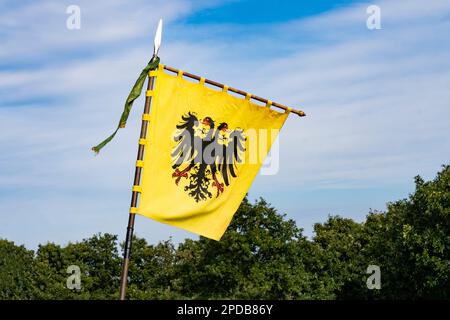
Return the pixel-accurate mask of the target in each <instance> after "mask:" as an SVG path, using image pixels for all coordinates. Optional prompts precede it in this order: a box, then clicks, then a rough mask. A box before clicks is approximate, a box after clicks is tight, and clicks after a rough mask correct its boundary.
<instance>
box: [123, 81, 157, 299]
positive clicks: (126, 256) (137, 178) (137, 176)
mask: <svg viewBox="0 0 450 320" xmlns="http://www.w3.org/2000/svg"><path fill="white" fill-rule="evenodd" d="M154 84H155V77H149V78H148V84H147V90H153V87H154ZM151 102H152V97H151V96H147V97H146V98H145V106H144V112H143V113H144V114H149V113H150V106H151ZM147 128H148V121H147V120H144V119H142V123H141V134H140V138H141V139H146V138H147ZM144 150H145V145H143V144H139V148H138V153H137V160H138V161H142V160H144ZM141 173H142V168H141V167H136V169H135V171H134V183H133V185H134V186H139V185H140V182H141ZM138 195H139V193H138V192H137V191H133V192H132V194H131V207H133V208H135V207H137V202H138ZM134 220H135V214H134V213H131V212H130V213H129V216H128V226H127V235H126V238H125V247H124V252H123V265H122V276H121V278H120V294H119V299H120V300H125V295H126V290H127V283H128V269H129V264H130V256H131V245H132V239H133V231H134Z"/></svg>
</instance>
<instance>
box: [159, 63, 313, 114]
mask: <svg viewBox="0 0 450 320" xmlns="http://www.w3.org/2000/svg"><path fill="white" fill-rule="evenodd" d="M164 69H166V70H168V71H171V72H174V73H178V72H179V70H178V69H175V68H172V67H169V66H166V65H165V66H164ZM183 76H186V77H188V78H191V79H195V80H198V81H200V79H201V77H200V76H197V75H195V74H192V73H189V72H184V71H183ZM205 83H207V84H210V85H212V86H216V87H219V88H222V89H223V88H224V87H225V85H224V84H222V83H220V82H216V81H213V80H209V79H205ZM228 91H232V92H234V93H237V94H240V95H242V96H247V95H248V94H249V93H248V92H245V91H242V90H239V89H236V88H232V87H228ZM251 99H254V100H256V101H259V102H262V103H268V102H269V100H267V99H264V98H261V97H258V96H254V95H251ZM272 105H273V106H274V107H277V108H279V109H283V110H285V111H287V110H289V111H290V112H292V113H295V114H296V115H298V116H300V117H304V116H306V114H305V113H304V112H303V111H301V110H295V109H292V108H290V107H287V106H285V105H282V104H280V103H276V102H272Z"/></svg>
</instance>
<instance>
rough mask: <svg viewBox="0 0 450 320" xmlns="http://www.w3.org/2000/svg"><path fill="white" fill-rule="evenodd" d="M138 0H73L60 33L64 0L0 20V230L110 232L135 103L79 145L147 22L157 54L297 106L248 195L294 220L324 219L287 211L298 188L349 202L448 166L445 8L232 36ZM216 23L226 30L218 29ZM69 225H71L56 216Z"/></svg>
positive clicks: (121, 210)
mask: <svg viewBox="0 0 450 320" xmlns="http://www.w3.org/2000/svg"><path fill="white" fill-rule="evenodd" d="M146 3H147V2H145V3H144V2H139V4H138V5H136V4H135V3H133V4H128V3H127V4H126V5H125V4H121V5H110V4H108V5H105V3H104V2H100V1H98V2H95V4H94V3H92V2H81V4H80V6H81V8H82V29H81V30H79V31H68V30H66V29H65V17H66V15H65V4H64V3H63V4H60V3H59V2H45V3H44V4H40V5H29V6H21V7H19V8H17V9H15V10H14V12H9V11H5V12H4V13H2V14H0V26H2V28H6V29H5V30H6V32H5V34H6V35H4V37H6V39H4V40H5V41H4V42H3V44H2V47H1V48H2V49H0V57H1V58H2V60H3V61H4V62H3V63H5V62H8V63H9V64H10V67H11V68H7V69H5V70H4V71H0V85H1V87H0V96H1V99H0V100H1V104H2V106H1V107H0V126H1V127H2V128H3V130H2V135H1V136H0V146H1V148H2V150H6V152H3V153H2V154H1V155H0V165H1V168H2V169H1V170H0V187H1V190H3V191H1V193H0V203H1V208H2V211H3V212H2V214H6V213H9V212H15V213H14V214H16V215H17V217H20V218H19V219H15V218H13V216H9V217H8V218H7V221H8V223H4V224H2V226H1V227H0V234H1V235H2V236H5V237H7V238H10V239H12V240H17V241H19V242H23V241H25V242H27V244H32V245H35V244H36V242H37V241H42V240H43V239H54V240H56V241H60V242H64V241H68V240H76V239H79V238H80V236H78V234H82V235H85V236H88V235H89V233H86V230H89V232H90V231H91V230H95V231H104V232H107V231H109V232H115V233H119V234H120V235H121V236H122V235H123V232H124V230H122V229H124V226H125V221H126V219H127V217H126V211H127V205H128V202H129V196H130V189H131V182H132V174H133V164H134V160H135V154H136V148H137V146H136V137H137V135H138V127H139V118H140V114H139V113H140V112H141V106H142V99H140V101H139V102H138V103H136V104H135V109H137V110H134V112H132V116H131V119H130V121H129V124H128V126H127V128H126V129H125V130H120V131H119V134H118V135H117V137H116V140H115V141H113V142H112V143H111V144H110V145H108V146H107V147H106V148H105V149H104V151H102V153H101V154H100V155H99V156H97V157H94V156H93V154H92V153H91V152H90V151H89V149H90V147H91V146H92V145H93V144H95V143H97V142H99V141H100V140H101V139H102V138H104V137H105V136H106V135H108V134H109V133H110V132H111V131H112V130H113V129H114V127H115V125H116V123H117V121H118V117H119V115H120V112H121V108H122V104H123V101H124V99H125V97H126V96H127V94H128V90H129V89H130V88H131V85H132V83H133V81H134V80H135V78H136V77H137V75H138V73H139V72H140V68H142V67H143V65H144V64H145V63H146V61H147V60H148V58H149V56H150V54H151V45H152V41H150V40H148V39H151V37H152V36H153V31H154V29H155V27H156V21H157V19H159V17H160V16H164V18H165V20H166V24H165V31H164V33H165V34H169V36H166V38H164V35H163V46H162V48H161V55H162V58H163V61H164V62H165V63H167V64H170V65H172V66H174V67H179V68H182V69H184V70H187V71H191V72H193V73H197V74H202V75H203V76H206V77H209V78H213V79H215V80H218V81H221V82H225V83H227V84H229V85H233V86H235V87H240V88H242V89H246V90H249V91H250V92H252V93H254V94H257V95H260V96H266V97H268V98H271V99H272V100H274V101H279V102H282V103H285V104H288V105H292V106H297V105H299V106H301V108H302V109H304V111H306V113H307V114H308V116H307V117H306V118H302V119H300V118H297V117H296V116H295V115H294V116H292V117H290V119H289V120H288V122H287V124H286V127H285V128H284V130H283V132H282V137H281V138H282V139H281V145H280V150H281V157H282V158H281V167H280V169H281V170H280V173H279V175H277V176H272V177H259V178H258V179H257V180H256V183H255V185H254V186H253V187H252V189H251V191H252V194H254V195H264V196H265V197H266V198H268V200H269V201H272V202H273V203H274V204H275V205H276V206H277V207H280V208H281V209H286V210H288V213H289V214H290V216H292V217H295V218H297V219H299V221H300V224H302V225H303V226H305V224H309V225H311V224H312V223H313V222H317V221H320V220H322V219H324V217H326V215H327V214H329V213H332V212H328V211H320V212H319V213H318V214H317V215H316V216H311V215H308V214H307V213H308V210H309V209H311V211H314V210H315V207H302V206H300V205H297V201H298V199H301V198H302V197H303V196H304V193H305V192H306V191H307V190H309V191H311V190H330V192H333V190H346V189H348V190H349V191H348V192H349V198H350V197H351V196H350V195H351V193H352V192H353V190H355V189H358V188H372V187H374V188H382V187H383V186H386V185H408V186H409V184H410V181H411V179H412V177H413V176H414V175H415V174H418V173H420V174H424V175H425V176H426V177H430V176H432V175H433V173H434V172H435V171H437V170H438V169H439V166H440V165H441V164H443V163H445V162H448V159H449V156H450V145H449V144H450V142H449V140H448V139H446V137H448V136H449V135H450V126H449V125H448V121H447V118H449V116H450V111H449V109H448V102H449V101H450V92H449V91H448V89H447V87H448V83H450V59H449V58H450V56H449V52H450V50H449V48H450V44H449V43H448V41H447V37H448V36H447V35H448V33H449V31H450V19H449V13H450V6H449V5H448V2H439V1H436V2H434V3H433V4H432V5H431V4H429V3H427V2H425V1H410V2H408V5H402V4H401V2H391V1H389V2H387V1H386V2H378V4H379V5H380V7H381V10H382V26H383V29H382V30H374V31H370V30H367V29H366V28H365V19H366V17H367V15H366V12H365V5H357V6H354V7H351V8H345V9H340V10H337V11H334V12H329V13H325V14H322V15H319V16H316V17H312V18H307V19H302V20H299V21H290V22H286V23H282V24H272V25H270V26H267V25H260V26H252V27H251V30H248V29H247V27H246V26H245V25H243V26H239V25H222V26H217V25H216V26H209V25H203V26H195V28H193V27H192V26H186V25H184V24H182V23H181V22H179V20H177V19H179V18H180V17H183V16H184V15H187V14H189V13H190V12H192V11H193V10H197V9H198V6H199V5H198V4H196V5H193V4H191V3H189V2H185V1H171V2H167V1H160V2H154V3H152V4H151V5H146ZM424 4H426V6H425V9H424ZM201 5H202V6H204V5H208V4H206V3H202V4H201ZM124 6H126V7H124ZM131 7H133V8H135V7H138V8H140V9H139V10H138V11H133V10H131V9H132V8H131ZM154 8H157V10H156V9H155V10H152V9H154ZM2 12H3V11H2ZM230 30H233V32H235V34H236V36H235V37H232V38H229V37H227V36H222V35H223V32H224V31H225V32H228V33H229V32H230ZM174 31H175V32H174ZM246 31H249V32H248V33H247V34H246ZM250 31H251V32H250ZM72 32H78V33H72ZM168 38H169V39H170V42H169V41H168ZM143 39H146V40H145V41H142V40H143ZM27 40H29V41H27ZM147 40H148V41H147ZM24 43H26V44H27V45H26V46H25V45H24ZM17 61H19V62H21V63H22V62H23V63H25V62H26V63H25V66H27V65H29V66H30V67H29V68H27V67H18V66H17ZM19 66H20V65H19ZM37 98H39V99H41V100H42V101H44V102H40V101H41V100H39V99H37ZM36 99H37V100H36ZM48 99H49V102H48V103H47V102H46V101H47V100H48ZM273 185H277V189H278V190H279V191H280V192H285V193H289V194H290V195H292V200H291V198H283V197H278V196H277V193H275V192H273V190H272V189H273ZM294 197H295V199H293V198H294ZM386 200H387V199H386ZM349 206H350V205H349ZM361 206H362V207H361V208H366V209H368V207H369V206H364V204H361ZM330 207H331V208H332V207H333V206H332V203H331V204H330ZM344 209H345V208H344ZM294 210H296V211H294ZM297 210H298V211H297ZM352 210H353V211H352ZM352 210H350V211H352V212H354V209H352ZM363 214H365V211H364V212H361V213H360V215H363ZM41 216H42V219H39V218H36V217H41ZM305 216H306V217H307V219H306V220H305V218H304V217H305ZM27 219H30V221H32V222H33V223H32V224H30V225H29V231H28V232H27V235H26V236H25V235H24V233H23V232H21V231H20V229H21V223H22V221H25V220H27ZM72 222H73V224H74V225H73V229H72V231H71V232H69V231H68V229H65V227H63V226H62V225H60V223H64V224H65V223H69V224H70V223H72ZM48 224H51V225H52V227H51V228H50V227H47V226H48ZM85 226H86V229H85ZM34 227H35V229H33V228H34ZM58 228H61V229H58ZM33 230H34V233H33ZM41 230H45V234H44V235H43V234H41ZM58 230H59V231H58ZM62 230H64V231H62ZM137 230H138V234H140V235H145V236H147V235H149V237H150V238H151V240H152V241H156V240H158V239H166V238H168V236H169V235H171V234H175V239H180V238H182V237H184V236H186V235H187V233H185V232H182V231H176V230H177V229H174V228H169V227H167V228H166V227H163V229H160V227H159V225H158V224H157V223H154V222H145V223H142V224H140V225H139V227H138V228H137ZM140 230H143V231H141V232H139V231H140Z"/></svg>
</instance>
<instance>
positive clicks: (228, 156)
mask: <svg viewBox="0 0 450 320" xmlns="http://www.w3.org/2000/svg"><path fill="white" fill-rule="evenodd" d="M245 140H246V138H245V136H244V131H243V130H242V129H235V130H233V131H232V132H231V133H230V136H229V140H228V144H227V145H225V144H224V145H223V152H221V153H219V154H217V157H216V158H217V163H218V171H219V172H220V173H221V175H222V178H223V181H224V182H225V185H227V186H228V185H229V184H230V176H231V177H236V176H237V175H236V164H237V163H241V162H242V153H243V151H245Z"/></svg>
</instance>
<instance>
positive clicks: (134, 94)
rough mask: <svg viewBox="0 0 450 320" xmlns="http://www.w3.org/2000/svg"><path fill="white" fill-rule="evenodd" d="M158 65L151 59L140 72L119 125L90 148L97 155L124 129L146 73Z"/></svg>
mask: <svg viewBox="0 0 450 320" xmlns="http://www.w3.org/2000/svg"><path fill="white" fill-rule="evenodd" d="M158 65H159V57H153V58H152V59H151V60H150V61H149V63H148V64H147V66H146V67H145V68H144V69H143V70H142V72H141V74H140V75H139V78H138V79H137V80H136V83H135V84H134V86H133V88H132V89H131V91H130V94H129V95H128V98H127V101H126V102H125V106H124V107H123V112H122V115H121V116H120V121H119V125H118V126H117V128H116V130H115V131H114V132H113V133H112V134H111V135H110V136H109V137H108V138H106V139H105V140H103V141H102V142H101V143H99V144H98V145H96V146H95V147H92V150H93V151H94V152H95V153H99V152H100V150H101V149H102V148H103V147H104V146H105V145H106V144H108V143H109V142H110V141H111V140H112V139H113V138H114V136H115V135H116V133H117V131H118V130H119V129H120V128H125V125H126V123H127V120H128V116H129V115H130V111H131V107H132V106H133V102H134V100H136V99H137V98H138V97H139V96H140V95H141V92H142V87H143V86H144V83H145V79H146V78H147V75H148V73H149V72H150V70H156V69H157V68H158Z"/></svg>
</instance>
